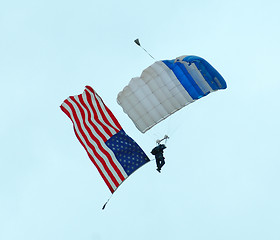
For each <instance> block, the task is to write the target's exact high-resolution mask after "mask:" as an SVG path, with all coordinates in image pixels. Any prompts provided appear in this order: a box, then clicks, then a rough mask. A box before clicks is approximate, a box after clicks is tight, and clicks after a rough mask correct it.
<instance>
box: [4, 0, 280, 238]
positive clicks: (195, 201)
mask: <svg viewBox="0 0 280 240" xmlns="http://www.w3.org/2000/svg"><path fill="white" fill-rule="evenodd" d="M279 9H280V2H279V1H278V0H265V1H260V0H259V1H258V0H255V1H251V0H248V1H246V0H235V1H218V0H216V1H214V0H211V1H210V0H209V1H207V0H201V1H189V0H178V1H165V0H161V1H158V0H154V1H153V0H142V1H138V2H136V1H128V0H126V1H125V0H123V1H122V0H120V1H112V0H107V1H93V0H79V1H73V0H70V1H69V0H68V1H65V0H60V1H57V0H56V1H54V0H48V1H47V0H40V1H38V0H36V1H35V0H25V1H19V0H10V1H1V2H0V34H1V37H0V83H1V88H0V91H1V94H0V101H1V118H0V136H1V137H0V149H1V157H0V239H3V240H17V239H21V240H22V239H28V240H50V239H58V240H62V239H67V240H74V239H82V240H107V239H114V240H127V239H134V240H140V239H141V240H142V239H148V240H149V239H163V240H165V239H192V240H205V239H208V240H224V239H227V240H236V239H239V240H248V239H254V240H263V239H269V240H279V239H280V228H279V224H280V205H279V202H280V193H279V182H280V175H279V170H280V163H279V159H280V158H279V154H280V148H279V137H280V128H279V122H280V111H279V97H278V89H279V88H280V80H279V74H278V73H277V72H278V70H279V69H278V68H279V59H278V56H279V55H280V46H279V42H280V30H279V25H280V15H279ZM136 38H139V39H140V41H141V43H142V45H143V47H144V48H145V49H147V50H148V51H149V52H150V53H151V54H152V55H153V56H154V57H155V58H156V59H157V60H162V59H174V58H176V57H178V56H181V55H197V56H200V57H203V58H204V59H206V60H207V61H209V62H210V63H211V64H212V65H213V66H214V67H215V68H216V69H217V70H218V71H219V72H220V73H221V74H222V76H223V77H224V79H225V80H226V82H227V85H228V88H227V89H226V90H223V91H218V92H215V93H213V94H210V95H208V96H207V97H205V98H203V99H200V100H199V101H196V102H195V103H193V104H191V105H189V106H187V107H185V108H183V109H182V110H181V111H179V112H178V113H176V114H174V115H173V116H172V117H170V118H169V119H166V121H164V122H162V123H161V124H158V125H157V126H156V127H155V128H154V129H152V130H150V131H148V132H147V133H146V134H142V133H140V132H139V131H138V130H137V129H136V127H135V126H134V125H133V123H132V121H131V120H130V119H129V118H128V116H127V115H126V114H125V113H124V112H123V111H122V108H121V107H120V106H119V105H118V104H117V102H116V97H117V94H118V92H120V91H121V90H122V89H123V87H124V86H125V85H127V84H128V82H129V81H130V79H131V78H133V77H138V76H140V74H141V72H142V71H143V69H145V68H146V67H148V66H149V65H151V64H152V63H153V62H154V60H153V59H152V58H150V57H149V55H147V54H146V53H145V52H144V51H143V50H142V49H141V48H139V47H138V46H137V45H135V44H134V42H133V41H134V39H136ZM86 85H90V86H92V87H93V88H94V89H95V90H96V91H97V93H98V94H99V95H100V96H101V97H102V98H103V100H104V102H105V104H106V105H107V106H108V107H109V108H110V109H111V111H112V112H113V113H114V115H115V116H116V118H117V119H118V120H119V122H120V123H121V125H122V127H123V128H124V130H125V131H126V132H127V134H128V135H130V136H131V137H132V138H133V139H134V140H135V141H136V142H137V143H138V144H139V145H140V146H141V147H142V149H143V150H144V151H145V152H146V153H147V154H148V156H149V157H150V158H151V159H152V156H151V154H150V151H151V149H152V148H153V147H154V146H155V144H156V140H157V139H158V138H161V137H163V136H164V135H165V134H168V135H169V136H170V139H169V140H168V142H167V149H166V150H165V157H166V165H165V166H164V167H163V169H162V172H161V173H160V174H159V173H158V172H157V171H156V166H155V162H154V161H151V162H150V163H148V164H146V165H145V166H143V167H142V168H141V169H139V170H138V171H137V172H135V173H134V174H133V175H131V176H130V177H129V178H128V179H127V180H126V181H125V182H124V183H123V184H122V185H121V186H120V187H119V188H118V190H117V191H116V192H115V193H114V194H113V196H112V198H111V199H110V201H109V203H108V205H107V207H106V209H105V210H104V211H102V210H101V208H102V206H103V204H104V203H105V202H106V201H107V199H108V198H109V197H110V196H111V193H110V191H109V189H108V188H107V186H106V185H105V183H104V182H103V180H102V178H101V176H100V175H99V173H98V172H97V170H96V168H95V167H94V165H93V164H92V162H91V161H90V160H89V158H88V156H87V154H86V152H85V150H84V149H83V147H82V145H81V144H80V143H79V142H78V140H77V138H76V136H75V134H74V131H73V127H72V123H71V121H70V120H69V119H68V117H67V116H66V115H65V114H64V113H63V112H62V111H61V110H60V108H59V106H60V105H61V103H62V102H63V101H64V99H66V98H67V97H68V96H70V95H76V94H80V93H82V92H83V90H84V87H85V86H86Z"/></svg>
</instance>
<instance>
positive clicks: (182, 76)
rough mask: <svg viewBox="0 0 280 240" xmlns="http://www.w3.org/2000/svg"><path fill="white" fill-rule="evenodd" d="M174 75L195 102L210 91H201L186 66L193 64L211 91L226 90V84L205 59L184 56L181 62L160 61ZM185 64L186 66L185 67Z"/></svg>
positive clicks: (175, 60)
mask: <svg viewBox="0 0 280 240" xmlns="http://www.w3.org/2000/svg"><path fill="white" fill-rule="evenodd" d="M162 62H163V63H164V64H166V66H168V68H170V70H171V71H172V72H173V73H174V74H175V76H176V77H177V79H178V80H179V81H180V83H181V84H182V86H183V87H184V88H185V89H186V91H187V92H188V93H189V94H190V96H191V97H192V98H193V99H195V100H197V99H199V98H201V97H204V96H206V95H207V94H209V93H210V91H209V90H208V91H203V89H202V88H201V84H198V83H197V81H196V80H195V79H194V78H193V77H192V76H191V74H190V73H189V71H188V70H187V66H190V65H191V64H194V65H195V66H196V68H197V70H198V71H199V72H200V73H201V75H202V77H203V78H204V80H205V81H206V82H207V84H208V85H209V86H210V87H211V90H213V91H216V90H219V89H226V88H227V84H226V81H225V80H224V78H223V77H222V76H221V74H220V73H219V72H218V71H217V70H216V69H215V68H214V67H213V66H212V65H210V64H209V63H208V62H207V61H206V60H205V59H203V58H201V57H197V56H186V57H184V58H183V59H182V60H178V59H173V60H163V61H162ZM186 64H187V65H186Z"/></svg>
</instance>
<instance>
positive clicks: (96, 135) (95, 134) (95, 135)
mask: <svg viewBox="0 0 280 240" xmlns="http://www.w3.org/2000/svg"><path fill="white" fill-rule="evenodd" d="M74 98H75V103H76V104H78V102H77V101H78V100H79V104H80V105H79V109H80V112H81V113H83V115H82V118H83V124H84V125H85V126H86V128H87V131H88V133H89V135H90V137H91V138H92V139H93V140H94V141H96V143H97V144H98V147H99V148H100V150H101V151H102V152H103V153H104V154H105V155H106V157H107V158H108V160H109V164H110V165H111V166H112V167H113V169H114V171H113V173H114V175H115V174H117V179H118V178H119V179H120V180H121V181H123V180H124V179H125V177H126V176H127V174H126V173H125V171H124V170H123V168H122V166H121V165H120V164H119V161H118V160H117V159H116V157H115V155H114V153H113V152H112V151H111V149H110V148H108V147H107V145H106V144H105V142H106V141H107V139H105V140H104V138H105V136H103V135H102V133H101V132H100V131H99V130H98V128H97V127H96V126H98V124H96V123H93V121H92V120H93V119H92V118H91V113H90V108H89V106H88V105H87V104H86V103H85V102H84V100H83V99H84V98H83V97H82V96H81V95H79V96H75V97H74ZM77 98H78V99H77ZM84 114H85V115H84ZM85 120H86V121H85ZM100 137H101V138H102V139H100Z"/></svg>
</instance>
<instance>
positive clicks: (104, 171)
mask: <svg viewBox="0 0 280 240" xmlns="http://www.w3.org/2000/svg"><path fill="white" fill-rule="evenodd" d="M68 100H70V99H68ZM63 107H64V108H65V109H66V110H67V111H68V112H69V113H70V115H71V118H72V120H73V123H74V125H75V130H76V132H77V133H78V135H79V137H80V139H81V141H82V142H83V144H84V146H85V147H86V150H87V152H88V153H89V154H90V155H91V156H93V157H94V159H95V162H96V163H97V165H98V167H99V168H100V170H101V171H102V172H103V174H104V176H105V177H106V179H107V180H108V181H109V183H110V185H111V186H112V188H113V189H114V190H115V189H116V188H117V187H116V186H115V184H114V182H113V181H112V180H111V177H110V176H109V175H108V173H107V171H106V170H105V169H104V167H103V165H102V163H100V161H99V160H98V158H97V157H96V156H95V154H94V153H93V151H92V149H91V148H90V147H89V146H88V145H87V143H86V140H85V139H84V137H83V135H82V134H81V132H80V131H79V129H78V124H77V123H76V121H75V118H74V115H73V112H72V110H71V108H70V107H69V106H68V105H67V104H63ZM74 108H75V107H74ZM75 110H76V109H75ZM77 115H78V114H77ZM81 126H82V127H83V124H81ZM97 149H98V147H97ZM105 158H106V156H105ZM104 160H105V159H104Z"/></svg>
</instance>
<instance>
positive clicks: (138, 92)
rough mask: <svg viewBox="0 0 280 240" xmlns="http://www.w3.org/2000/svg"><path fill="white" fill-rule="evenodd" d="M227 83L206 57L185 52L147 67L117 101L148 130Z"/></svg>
mask: <svg viewBox="0 0 280 240" xmlns="http://www.w3.org/2000/svg"><path fill="white" fill-rule="evenodd" d="M226 87H227V85H226V82H225V80H224V79H223V77H222V76H221V75H220V74H219V73H218V71H217V70H216V69H214V67H212V66H211V65H210V64H209V63H208V62H207V61H206V60H204V59H203V58H201V57H197V56H181V57H178V58H176V59H173V60H163V61H157V62H155V63H154V64H152V65H151V66H149V67H148V68H146V69H145V70H144V71H143V72H142V74H141V76H140V77H136V78H133V79H131V81H130V82H129V84H128V85H127V86H126V87H125V88H124V89H123V90H122V91H121V92H120V93H119V94H118V97H117V102H118V103H119V104H120V105H121V106H122V108H123V111H124V112H125V113H126V114H127V115H128V116H129V117H130V118H131V120H132V121H133V122H134V124H135V126H136V127H137V128H138V129H139V131H141V132H142V133H144V132H146V131H147V130H149V129H150V128H152V127H153V126H154V125H156V124H157V123H159V122H160V121H162V120H163V119H165V118H167V117H168V116H170V115H171V114H173V113H174V112H176V111H178V110H179V109H181V108H182V107H184V106H186V105H188V104H190V103H192V102H194V101H196V100H197V99H199V98H201V97H204V96H206V95H208V94H209V93H210V92H213V91H217V90H219V89H225V88H226Z"/></svg>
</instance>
